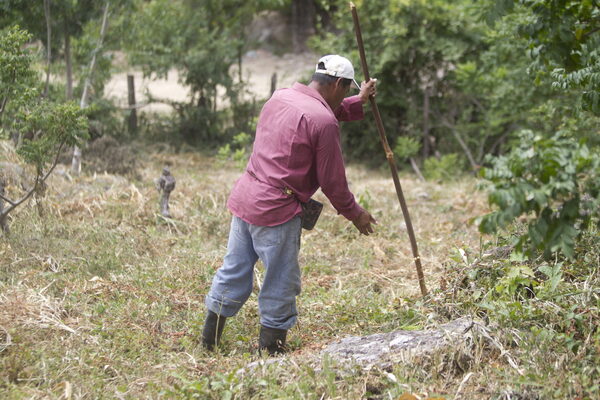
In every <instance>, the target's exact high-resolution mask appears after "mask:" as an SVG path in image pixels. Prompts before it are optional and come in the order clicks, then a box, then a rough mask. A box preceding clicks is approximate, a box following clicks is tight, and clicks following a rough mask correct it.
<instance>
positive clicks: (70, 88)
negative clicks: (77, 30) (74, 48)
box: [65, 29, 73, 101]
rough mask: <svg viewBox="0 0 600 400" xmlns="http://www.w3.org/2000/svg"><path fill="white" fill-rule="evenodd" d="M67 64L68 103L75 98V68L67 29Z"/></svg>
mask: <svg viewBox="0 0 600 400" xmlns="http://www.w3.org/2000/svg"><path fill="white" fill-rule="evenodd" d="M65 64H66V69H67V72H66V73H67V87H66V97H67V101H69V100H71V99H72V98H73V67H72V66H71V37H70V36H69V33H68V32H67V30H66V29H65Z"/></svg>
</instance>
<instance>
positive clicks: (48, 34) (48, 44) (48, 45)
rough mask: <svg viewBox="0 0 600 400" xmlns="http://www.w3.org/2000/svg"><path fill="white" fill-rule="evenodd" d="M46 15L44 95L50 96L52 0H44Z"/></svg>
mask: <svg viewBox="0 0 600 400" xmlns="http://www.w3.org/2000/svg"><path fill="white" fill-rule="evenodd" d="M44 15H45V16H46V37H47V42H46V50H47V55H46V57H47V58H46V63H47V65H46V86H45V87H44V97H48V89H49V87H50V62H51V57H52V50H51V49H52V46H51V40H50V39H51V37H52V27H51V26H50V0H44Z"/></svg>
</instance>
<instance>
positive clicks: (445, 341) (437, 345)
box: [238, 318, 475, 375]
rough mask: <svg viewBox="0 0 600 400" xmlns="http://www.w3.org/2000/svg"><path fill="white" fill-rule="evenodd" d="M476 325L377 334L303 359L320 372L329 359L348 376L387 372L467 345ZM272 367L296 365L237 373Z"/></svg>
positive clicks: (280, 360) (284, 361) (265, 363)
mask: <svg viewBox="0 0 600 400" xmlns="http://www.w3.org/2000/svg"><path fill="white" fill-rule="evenodd" d="M474 325H475V324H474V322H473V320H472V319H471V318H460V319H457V320H455V321H452V322H449V323H447V324H444V325H441V326H440V327H439V328H438V329H428V330H418V331H395V332H389V333H377V334H374V335H369V336H351V337H347V338H344V339H342V340H340V341H338V342H335V343H332V344H330V345H329V346H327V347H326V348H325V349H324V350H323V351H322V352H321V354H320V355H319V356H310V357H309V358H306V357H303V361H304V362H308V363H309V364H313V365H315V369H316V370H319V369H320V368H321V365H320V364H321V363H322V359H323V358H324V357H328V358H329V359H330V360H331V361H333V362H334V364H336V365H338V366H339V367H343V368H342V369H344V371H345V372H343V371H341V370H340V371H339V372H340V373H342V374H346V373H352V372H351V371H352V370H356V367H358V369H359V370H360V369H365V370H368V369H371V368H374V367H377V368H381V369H385V368H388V367H390V366H391V365H393V364H395V363H399V362H406V361H407V359H409V358H411V357H418V356H421V355H424V354H428V353H431V352H433V351H435V350H438V351H439V350H442V351H443V349H444V348H446V347H447V348H450V347H451V346H458V345H461V344H464V343H465V342H466V341H467V340H468V338H469V337H470V336H471V334H470V333H471V332H469V331H470V330H471V329H472V328H473V326H474ZM273 364H275V365H278V366H281V367H284V366H285V365H296V364H295V361H294V356H293V355H286V356H284V357H276V358H268V359H264V360H258V361H254V362H252V363H249V364H248V365H246V366H245V367H244V368H242V369H240V370H239V371H238V374H242V375H243V374H248V373H257V372H259V371H261V370H265V369H268V368H270V366H272V365H273Z"/></svg>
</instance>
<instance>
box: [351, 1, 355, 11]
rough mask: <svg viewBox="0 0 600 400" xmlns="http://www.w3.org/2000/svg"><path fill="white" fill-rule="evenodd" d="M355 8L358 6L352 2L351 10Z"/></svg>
mask: <svg viewBox="0 0 600 400" xmlns="http://www.w3.org/2000/svg"><path fill="white" fill-rule="evenodd" d="M355 8H356V6H355V5H354V3H353V2H350V9H351V10H354V9H355Z"/></svg>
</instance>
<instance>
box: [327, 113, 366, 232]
mask: <svg viewBox="0 0 600 400" xmlns="http://www.w3.org/2000/svg"><path fill="white" fill-rule="evenodd" d="M315 155H316V163H317V179H318V181H319V186H321V190H322V191H323V193H324V194H325V196H327V198H328V199H329V201H331V204H332V205H333V207H334V208H335V209H336V210H337V212H338V213H340V214H342V215H343V216H344V217H346V218H347V219H348V220H350V221H352V223H354V226H356V228H357V229H358V230H359V231H360V233H362V234H364V235H369V234H370V233H373V228H372V226H371V224H372V223H376V221H375V219H374V218H373V217H372V216H371V214H369V212H367V211H366V210H364V209H363V208H362V207H361V206H359V205H358V203H357V202H356V200H355V199H354V195H353V194H352V192H350V189H349V188H348V181H347V180H346V171H345V168H344V161H343V158H342V148H341V144H340V135H339V130H338V127H337V126H335V125H330V126H327V127H325V128H324V130H323V132H321V135H320V136H319V139H318V143H317V146H316V153H315Z"/></svg>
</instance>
